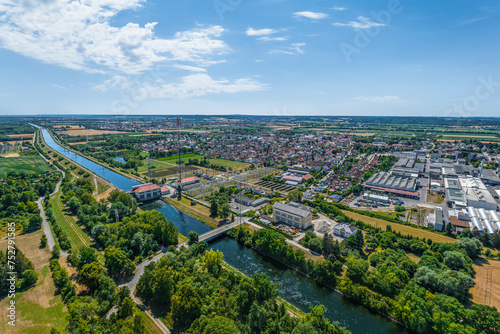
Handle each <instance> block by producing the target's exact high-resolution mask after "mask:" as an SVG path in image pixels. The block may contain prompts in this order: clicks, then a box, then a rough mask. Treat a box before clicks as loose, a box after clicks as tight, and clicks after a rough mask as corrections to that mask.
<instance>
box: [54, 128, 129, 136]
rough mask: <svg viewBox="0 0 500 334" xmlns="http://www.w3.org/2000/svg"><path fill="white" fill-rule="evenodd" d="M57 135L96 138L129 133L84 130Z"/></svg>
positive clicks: (62, 132) (63, 132) (67, 131)
mask: <svg viewBox="0 0 500 334" xmlns="http://www.w3.org/2000/svg"><path fill="white" fill-rule="evenodd" d="M57 133H59V134H62V135H67V136H86V135H88V136H98V135H110V134H123V135H124V134H129V133H130V132H123V131H112V130H94V129H88V130H87V129H86V130H80V129H77V130H65V131H57Z"/></svg>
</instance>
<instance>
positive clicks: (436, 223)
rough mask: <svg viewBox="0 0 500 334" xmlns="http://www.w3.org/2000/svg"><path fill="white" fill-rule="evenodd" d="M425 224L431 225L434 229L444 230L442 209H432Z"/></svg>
mask: <svg viewBox="0 0 500 334" xmlns="http://www.w3.org/2000/svg"><path fill="white" fill-rule="evenodd" d="M427 224H428V225H429V226H432V227H433V228H434V229H435V230H436V231H439V232H442V231H443V230H444V219H443V209H442V208H436V209H434V212H433V213H430V214H429V216H428V217H427Z"/></svg>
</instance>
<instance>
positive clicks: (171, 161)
mask: <svg viewBox="0 0 500 334" xmlns="http://www.w3.org/2000/svg"><path fill="white" fill-rule="evenodd" d="M181 158H182V160H184V163H185V164H186V163H187V162H188V161H189V159H198V160H203V156H202V155H199V154H194V153H192V154H184V155H182V156H181ZM177 159H178V157H176V156H173V157H165V158H158V159H156V160H157V161H161V162H163V163H164V164H168V165H169V166H165V167H163V168H166V167H173V166H177V163H176V162H177ZM209 161H210V163H211V164H214V165H219V166H223V167H226V168H229V167H231V168H232V169H233V170H234V171H239V170H242V169H245V168H247V167H249V166H250V165H251V164H250V163H248V162H241V161H232V160H227V159H218V158H216V159H210V160H209ZM146 169H147V166H146Z"/></svg>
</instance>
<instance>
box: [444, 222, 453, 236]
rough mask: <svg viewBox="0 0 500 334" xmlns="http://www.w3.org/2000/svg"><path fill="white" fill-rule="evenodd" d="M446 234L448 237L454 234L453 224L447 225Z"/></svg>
mask: <svg viewBox="0 0 500 334" xmlns="http://www.w3.org/2000/svg"><path fill="white" fill-rule="evenodd" d="M444 233H446V235H452V234H453V229H452V226H451V223H448V224H446V226H445V227H444Z"/></svg>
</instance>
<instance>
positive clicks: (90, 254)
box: [78, 247, 97, 270]
mask: <svg viewBox="0 0 500 334" xmlns="http://www.w3.org/2000/svg"><path fill="white" fill-rule="evenodd" d="M94 262H97V254H96V251H95V249H93V248H92V247H85V248H84V249H82V251H81V253H80V260H79V261H78V269H80V270H81V269H82V267H83V266H84V265H86V264H89V263H94Z"/></svg>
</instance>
